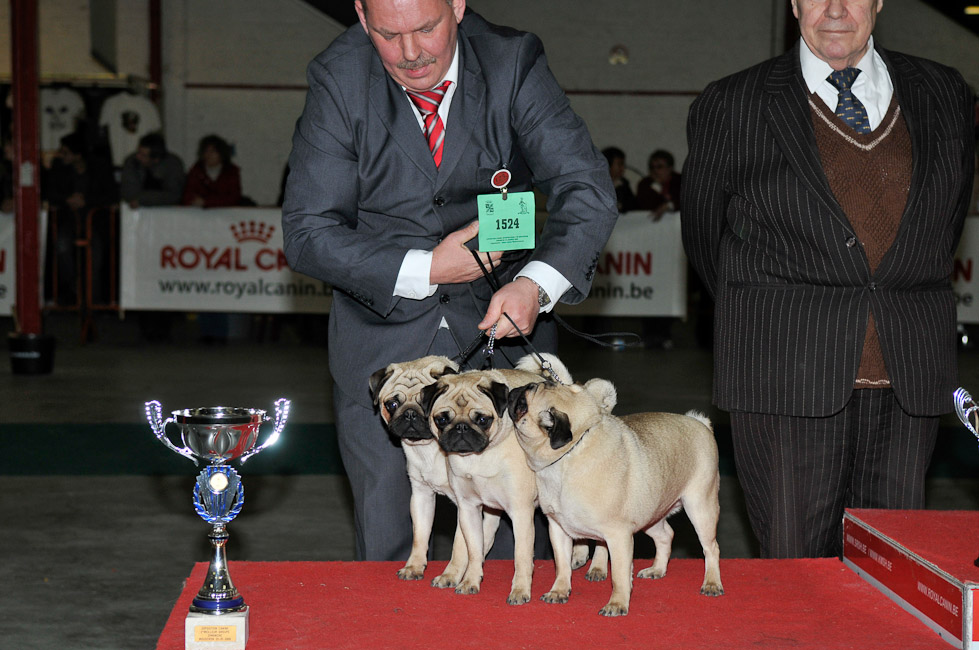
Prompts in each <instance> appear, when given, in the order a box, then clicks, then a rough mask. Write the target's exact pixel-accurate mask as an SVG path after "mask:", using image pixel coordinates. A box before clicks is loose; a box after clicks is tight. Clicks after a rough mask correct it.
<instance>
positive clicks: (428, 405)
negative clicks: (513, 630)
mask: <svg viewBox="0 0 979 650" xmlns="http://www.w3.org/2000/svg"><path fill="white" fill-rule="evenodd" d="M544 356H545V358H546V360H547V363H548V364H549V365H550V366H551V372H553V373H554V374H553V377H554V378H557V379H558V380H560V381H563V382H568V383H570V382H571V376H570V373H568V370H567V368H566V367H565V366H564V364H562V363H561V362H560V361H559V360H558V359H557V357H554V356H553V355H544ZM546 380H547V373H546V372H545V371H544V370H543V369H542V367H541V363H540V361H539V360H538V358H537V357H533V356H530V355H528V356H527V357H524V358H523V359H521V360H520V361H519V362H518V363H517V367H516V368H514V369H500V370H482V371H469V372H463V373H461V374H456V375H443V376H442V377H440V378H439V380H438V381H437V382H436V383H434V384H431V385H429V386H426V387H425V388H423V389H422V397H421V401H422V403H423V404H424V405H425V411H426V413H427V415H428V420H429V422H430V424H431V430H432V433H433V434H434V435H435V437H436V438H437V439H438V442H439V446H440V447H441V448H442V449H443V450H444V451H445V452H446V454H447V456H448V468H449V485H450V486H451V488H452V491H453V492H454V493H455V496H456V504H457V506H458V508H459V526H460V528H462V534H463V535H464V536H465V539H466V543H467V547H468V550H469V562H468V566H467V567H466V571H465V573H464V574H463V577H462V581H461V582H460V583H459V585H458V586H457V587H456V593H460V594H476V593H479V587H480V583H481V582H482V579H483V556H482V555H480V554H479V553H478V549H481V548H482V547H483V538H482V530H481V527H480V525H479V524H480V521H479V515H480V512H481V511H483V510H484V508H493V509H498V510H502V511H504V512H506V513H507V514H508V515H509V516H510V520H511V521H512V523H513V535H514V574H513V582H512V584H511V589H510V594H509V596H508V597H507V603H508V604H510V605H522V604H524V603H527V602H529V601H530V587H531V581H532V578H533V569H534V510H535V508H536V507H537V485H536V482H535V479H534V473H533V471H531V469H530V467H529V466H528V464H527V459H526V457H525V456H524V453H523V451H522V450H521V449H520V445H519V444H518V443H517V441H516V439H515V438H514V435H513V424H512V422H510V419H509V416H508V415H507V395H508V394H509V391H510V390H511V389H512V388H516V387H518V386H523V385H525V384H528V383H539V382H543V381H546ZM577 551H578V549H576V552H577ZM584 552H585V553H586V554H587V546H585V547H584ZM571 553H572V549H571V546H570V545H569V547H568V554H569V557H568V566H569V567H570V566H571V559H570V556H571ZM581 563H583V561H582V562H581Z"/></svg>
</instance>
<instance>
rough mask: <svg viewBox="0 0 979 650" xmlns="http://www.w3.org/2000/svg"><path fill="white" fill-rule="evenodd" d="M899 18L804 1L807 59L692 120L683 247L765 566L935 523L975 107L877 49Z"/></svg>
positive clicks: (781, 65) (727, 91)
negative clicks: (922, 516) (889, 511)
mask: <svg viewBox="0 0 979 650" xmlns="http://www.w3.org/2000/svg"><path fill="white" fill-rule="evenodd" d="M882 5H883V0H792V10H793V13H794V14H795V16H796V17H797V18H798V19H799V26H800V31H801V34H802V38H801V39H800V41H799V43H797V44H796V45H795V47H793V48H792V50H791V51H789V52H787V53H786V54H784V55H782V56H780V57H776V58H774V59H771V60H769V61H766V62H764V63H761V64H759V65H756V66H754V67H752V68H749V69H747V70H744V71H742V72H740V73H737V74H734V75H732V76H730V77H727V78H724V79H721V80H719V81H716V82H714V83H712V84H710V85H709V86H708V87H707V88H706V89H705V90H704V92H703V94H702V95H701V96H700V97H699V98H698V99H697V100H696V101H695V102H694V104H693V106H692V107H691V109H690V117H689V123H688V133H687V135H688V140H689V146H690V151H689V155H688V158H687V162H686V166H685V168H684V186H683V206H684V210H683V213H682V223H683V241H684V246H685V248H686V251H687V254H688V256H689V258H690V261H691V262H692V264H693V265H694V267H695V268H696V270H697V272H698V273H699V274H700V276H701V277H702V278H703V280H704V283H705V285H706V286H707V288H708V290H709V291H710V292H711V294H712V296H713V298H714V300H715V305H716V312H715V332H714V340H715V346H714V350H715V361H714V402H715V403H716V404H717V406H719V407H720V408H723V409H725V410H729V411H730V412H731V426H732V434H733V437H734V446H735V462H736V464H737V470H738V476H739V478H740V480H741V483H742V486H743V488H744V491H745V497H746V501H747V506H748V514H749V517H750V519H751V524H752V528H753V529H754V531H755V534H756V535H757V536H758V538H759V542H760V547H761V554H762V556H763V557H819V556H832V555H838V554H839V552H840V550H841V548H842V540H841V520H842V516H843V511H844V508H847V507H862V508H908V509H913V508H922V507H923V506H924V489H923V484H924V476H925V472H926V470H927V467H928V464H929V462H930V459H931V454H932V451H933V449H934V445H935V438H936V435H937V431H938V417H939V415H940V414H941V413H944V412H947V411H950V410H951V408H952V400H951V397H952V391H953V389H954V388H955V386H956V385H957V384H956V373H957V369H956V348H955V336H954V334H955V305H954V301H953V295H952V290H951V286H950V281H949V277H950V273H951V270H952V258H953V254H954V251H955V249H956V245H957V243H958V240H959V235H960V233H961V230H962V224H963V219H964V216H965V213H966V208H967V203H968V197H969V195H970V190H971V183H972V175H973V165H974V161H973V154H972V146H971V141H972V133H973V131H972V128H973V127H972V98H971V92H970V90H969V88H968V87H967V86H966V84H965V82H964V81H963V80H962V77H961V75H959V73H958V72H956V71H955V70H953V69H951V68H948V67H945V66H942V65H939V64H937V63H934V62H931V61H927V60H924V59H920V58H917V57H912V56H908V55H904V54H900V53H897V52H891V51H888V50H885V49H883V48H880V47H875V45H874V41H873V37H872V31H873V26H874V22H875V19H876V16H877V13H878V12H879V11H880V10H881V9H882Z"/></svg>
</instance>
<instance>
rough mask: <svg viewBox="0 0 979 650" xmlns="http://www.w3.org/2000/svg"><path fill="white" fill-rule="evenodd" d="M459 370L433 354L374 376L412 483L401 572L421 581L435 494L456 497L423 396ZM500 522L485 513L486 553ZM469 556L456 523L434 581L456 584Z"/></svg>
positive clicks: (373, 386)
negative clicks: (442, 566)
mask: <svg viewBox="0 0 979 650" xmlns="http://www.w3.org/2000/svg"><path fill="white" fill-rule="evenodd" d="M458 371H459V366H458V364H456V363H455V362H454V361H452V360H451V359H449V358H448V357H442V356H428V357H422V358H420V359H415V360H413V361H405V362H402V363H392V364H389V365H387V366H385V367H384V368H382V369H380V370H378V371H377V372H375V373H374V374H373V375H371V377H370V392H371V397H372V398H373V400H374V404H375V406H377V407H378V409H379V410H380V412H381V419H382V420H383V421H384V423H385V425H386V426H387V429H388V431H390V432H391V434H392V435H394V436H395V437H397V438H400V440H401V448H402V449H403V450H404V454H405V462H406V465H407V469H408V480H409V481H410V482H411V500H410V502H409V508H410V510H411V527H412V542H411V553H410V555H409V556H408V561H407V562H406V563H405V565H404V567H403V568H401V569H399V570H398V577H399V578H401V579H402V580H421V579H422V576H423V575H424V573H425V567H426V566H427V564H428V546H429V542H430V540H431V535H432V523H433V522H434V519H435V497H436V494H443V495H445V496H447V497H449V499H451V500H452V501H453V502H455V495H454V494H453V493H452V488H451V487H449V478H448V473H447V468H446V458H445V453H444V452H443V451H442V450H441V449H440V448H439V446H438V442H437V441H436V440H435V436H433V435H432V431H431V428H430V427H429V424H428V420H427V419H426V417H425V413H424V410H423V408H422V406H421V404H420V403H419V398H420V397H421V392H422V389H423V388H425V386H429V385H431V384H434V383H435V382H436V381H438V379H439V378H440V377H442V376H443V375H446V374H453V373H457V372H458ZM499 524H500V516H499V515H498V514H495V513H492V512H487V513H486V514H485V516H484V520H483V527H484V530H483V538H484V540H485V549H484V550H483V554H484V555H485V553H486V552H487V551H488V550H489V547H490V546H492V544H493V539H494V537H495V536H496V529H497V527H498V526H499ZM468 558H469V554H468V552H467V550H466V542H465V539H464V538H463V536H462V531H461V530H460V529H459V526H458V524H457V525H456V531H455V538H454V539H453V543H452V556H451V559H450V560H449V563H448V565H447V566H446V567H445V570H444V571H443V572H442V573H441V574H440V575H439V576H437V577H436V578H435V579H433V580H432V585H433V586H435V587H440V588H446V587H455V586H456V585H457V584H458V583H459V579H460V578H461V577H462V574H463V572H464V571H465V569H466V563H467V562H468Z"/></svg>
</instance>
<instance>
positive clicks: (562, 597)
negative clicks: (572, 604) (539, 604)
mask: <svg viewBox="0 0 979 650" xmlns="http://www.w3.org/2000/svg"><path fill="white" fill-rule="evenodd" d="M570 595H571V592H570V591H565V592H561V591H554V590H552V591H549V592H547V593H546V594H544V595H543V596H541V597H540V599H541V600H543V601H544V602H545V603H550V604H552V605H563V604H564V603H566V602H568V597H569V596H570Z"/></svg>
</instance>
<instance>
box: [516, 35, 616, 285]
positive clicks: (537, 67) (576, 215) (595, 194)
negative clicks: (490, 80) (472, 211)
mask: <svg viewBox="0 0 979 650" xmlns="http://www.w3.org/2000/svg"><path fill="white" fill-rule="evenodd" d="M516 74H517V82H516V88H515V91H514V100H513V105H512V108H511V123H512V127H513V130H514V132H515V133H516V136H517V143H518V145H519V148H520V151H521V152H522V154H523V156H524V158H525V159H526V161H527V164H528V166H529V168H530V170H531V172H532V174H533V177H534V184H535V185H536V186H537V187H538V188H540V189H541V190H542V191H543V192H544V193H545V194H547V196H548V199H547V213H548V217H547V221H546V222H545V224H544V229H543V232H542V233H541V237H540V240H539V241H538V244H537V246H536V249H535V251H534V253H533V256H532V257H531V259H532V260H535V261H540V262H544V263H546V264H548V265H550V266H551V267H553V268H554V269H555V270H556V271H558V272H559V273H561V275H563V276H564V277H565V278H566V279H567V280H568V281H569V282H570V283H571V285H572V288H571V289H569V290H568V291H567V292H566V293H565V294H564V296H563V297H562V300H563V301H564V302H568V303H572V304H573V303H578V302H581V301H582V300H584V299H585V297H586V296H587V295H588V291H589V289H590V287H591V281H592V278H593V277H594V273H595V267H596V265H597V263H598V258H599V255H600V254H601V252H602V249H603V248H604V247H605V243H606V242H607V241H608V238H609V236H610V235H611V234H612V229H613V228H614V227H615V222H616V220H617V219H618V209H617V207H616V199H615V189H614V188H613V187H612V179H611V177H610V176H609V173H608V162H607V161H606V160H605V158H604V156H602V155H601V154H600V153H599V152H598V150H597V149H596V148H595V145H594V144H593V143H592V139H591V135H590V134H589V133H588V128H587V127H586V126H585V123H584V121H583V120H582V119H581V118H580V117H579V116H578V115H577V114H576V113H575V112H574V111H573V110H572V108H571V104H570V102H569V101H568V98H567V96H566V95H565V94H564V91H563V90H562V89H561V87H560V86H559V85H558V83H557V80H556V79H555V78H554V75H553V74H552V73H551V71H550V69H549V68H548V66H547V59H546V57H545V56H544V49H543V46H542V45H541V43H540V40H539V39H538V38H537V37H536V36H533V35H531V34H528V35H527V36H526V37H525V38H524V39H523V41H522V43H521V51H520V54H519V56H518V63H517V66H516Z"/></svg>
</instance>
